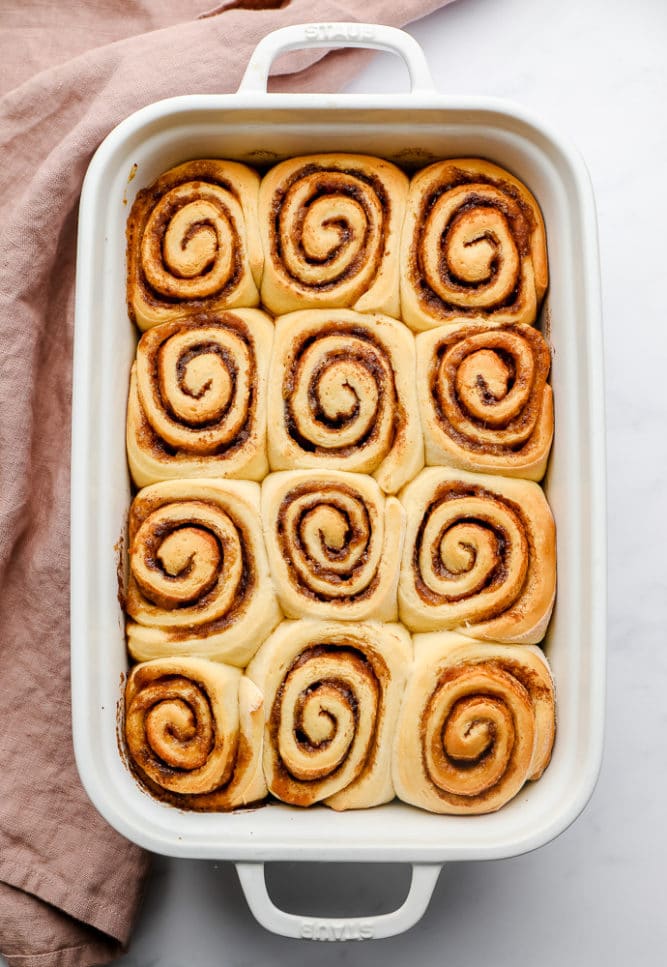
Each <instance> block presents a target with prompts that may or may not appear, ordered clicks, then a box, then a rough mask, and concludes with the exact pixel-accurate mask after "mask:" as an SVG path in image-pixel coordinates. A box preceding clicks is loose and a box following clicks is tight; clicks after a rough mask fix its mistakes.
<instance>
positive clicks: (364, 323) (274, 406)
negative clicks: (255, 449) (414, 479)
mask: <svg viewBox="0 0 667 967" xmlns="http://www.w3.org/2000/svg"><path fill="white" fill-rule="evenodd" d="M275 345H276V353H275V355H274V359H273V364H272V365H273V374H272V375H273V377H274V379H273V383H272V386H271V387H270V389H269V423H268V425H269V462H270V464H271V467H272V469H274V470H284V469H292V468H302V467H328V468H331V469H337V470H352V471H356V472H362V473H372V474H373V475H374V476H375V477H376V479H377V481H378V483H379V484H380V486H381V487H382V489H383V490H384V491H385V492H387V493H394V492H395V491H396V490H397V489H398V488H399V487H400V486H401V485H402V484H403V483H404V482H405V481H406V480H408V479H409V478H410V476H412V475H413V474H414V473H416V472H417V471H418V470H419V469H420V467H421V466H422V465H423V443H422V437H421V430H420V427H419V422H418V415H417V413H416V412H415V409H413V407H415V408H416V386H415V382H416V381H415V376H414V369H413V366H414V358H415V357H414V345H413V343H412V341H411V336H410V333H409V332H408V331H407V330H406V329H405V327H404V326H402V325H401V323H399V322H396V321H395V320H394V319H389V317H386V316H365V315H362V314H361V313H356V312H351V311H349V310H344V309H339V310H336V311H327V310H310V311H305V312H295V313H292V314H290V315H288V316H283V317H282V318H281V319H280V320H278V324H277V326H276V336H275Z"/></svg>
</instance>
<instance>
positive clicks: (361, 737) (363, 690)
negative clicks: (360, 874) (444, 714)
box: [246, 620, 412, 810]
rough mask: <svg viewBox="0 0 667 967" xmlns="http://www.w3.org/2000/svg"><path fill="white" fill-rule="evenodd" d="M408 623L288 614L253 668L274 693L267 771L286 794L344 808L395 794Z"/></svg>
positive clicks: (292, 799) (267, 692) (268, 703)
mask: <svg viewBox="0 0 667 967" xmlns="http://www.w3.org/2000/svg"><path fill="white" fill-rule="evenodd" d="M411 651H412V649H411V645H410V636H409V635H408V633H407V632H406V631H405V629H404V628H403V627H402V626H401V625H391V624H385V625H382V624H379V623H374V622H369V623H367V624H357V623H345V624H341V623H337V622H335V621H307V620H304V621H285V622H283V623H282V624H281V625H280V626H279V627H278V628H277V629H276V630H275V631H274V632H273V634H272V635H271V637H270V638H269V639H268V640H267V641H266V642H265V643H264V644H263V645H262V647H261V648H260V649H259V651H258V652H257V654H256V655H255V657H254V658H253V660H252V662H251V663H250V665H249V666H248V669H247V671H246V674H247V675H248V677H249V678H251V679H252V680H253V681H254V682H255V683H256V684H257V686H258V687H259V689H260V691H261V692H262V693H263V695H264V709H265V716H266V728H265V732H264V776H265V778H266V782H267V785H268V787H269V791H270V792H272V793H273V795H274V796H276V797H277V798H278V799H281V800H282V801H283V802H287V803H291V804H292V805H294V806H310V805H312V804H313V803H316V802H324V803H326V804H327V805H328V806H332V807H333V808H334V809H339V810H342V809H361V808H365V807H368V806H378V805H380V804H381V803H384V802H388V801H389V800H390V799H392V798H393V796H394V788H393V783H392V779H391V748H392V741H393V734H394V728H395V723H396V717H397V714H398V708H399V705H400V700H401V694H402V692H403V687H404V684H405V678H406V675H407V670H408V666H409V663H410V660H411Z"/></svg>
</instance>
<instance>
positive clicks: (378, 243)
mask: <svg viewBox="0 0 667 967" xmlns="http://www.w3.org/2000/svg"><path fill="white" fill-rule="evenodd" d="M275 204H276V206H277V213H276V223H275V231H274V233H273V239H274V249H275V258H276V262H277V265H279V266H281V268H282V271H283V272H284V273H285V274H286V276H287V277H289V278H290V279H291V280H292V282H294V283H297V284H299V285H300V286H302V287H303V288H306V289H316V290H329V289H332V288H335V287H336V286H338V285H339V284H340V283H342V282H345V281H349V280H355V281H359V282H362V283H364V284H368V283H369V282H370V281H371V280H372V279H373V277H374V276H375V274H376V273H377V270H378V267H379V264H380V261H381V258H382V251H383V246H384V230H385V228H384V226H385V207H386V199H385V197H384V190H383V189H382V187H381V186H380V185H379V183H378V184H375V183H373V181H372V180H370V179H365V178H363V177H361V176H360V174H359V173H358V172H355V171H338V170H335V169H332V170H326V169H319V168H317V169H315V170H312V169H311V168H309V167H306V168H304V169H303V170H302V171H300V172H299V173H297V175H296V176H295V177H294V179H293V180H292V182H291V183H290V184H289V185H288V186H287V187H286V189H285V190H284V192H283V193H282V194H279V195H278V196H277V200H276V203H275Z"/></svg>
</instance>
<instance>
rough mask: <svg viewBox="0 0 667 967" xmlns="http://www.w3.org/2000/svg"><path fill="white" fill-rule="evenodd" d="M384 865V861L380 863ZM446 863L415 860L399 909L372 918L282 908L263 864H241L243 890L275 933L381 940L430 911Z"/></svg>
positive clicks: (259, 918) (255, 912) (259, 917)
mask: <svg viewBox="0 0 667 967" xmlns="http://www.w3.org/2000/svg"><path fill="white" fill-rule="evenodd" d="M378 865H381V864H378ZM441 869H442V865H441V864H439V863H415V864H413V866H412V880H411V882H410V889H409V890H408V895H407V897H406V898H405V900H404V902H403V904H402V905H401V906H400V907H399V908H398V910H392V912H391V913H383V914H380V915H379V916H375V917H374V916H369V917H335V918H330V917H302V916H299V915H298V914H295V913H287V912H286V911H285V910H281V909H279V908H278V907H277V906H275V904H274V903H273V901H272V900H271V897H270V896H269V891H268V890H267V888H266V879H265V877H264V864H263V863H237V864H236V870H237V872H238V875H239V880H240V881H241V886H242V887H243V892H244V894H245V898H246V900H247V903H248V906H249V907H250V909H251V911H252V913H253V915H254V917H255V919H256V920H257V921H258V922H259V923H261V925H262V926H263V927H265V928H266V929H267V930H270V931H271V932H272V933H277V934H280V936H282V937H297V938H299V939H301V940H331V941H335V940H381V939H382V938H383V937H394V936H396V934H399V933H403V932H404V931H405V930H409V929H410V927H414V925H415V924H416V923H417V921H418V920H420V919H421V917H422V916H423V915H424V913H425V912H426V908H427V907H428V904H429V900H430V899H431V895H432V893H433V890H434V889H435V885H436V883H437V882H438V876H439V875H440V870H441Z"/></svg>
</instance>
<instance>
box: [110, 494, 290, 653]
mask: <svg viewBox="0 0 667 967" xmlns="http://www.w3.org/2000/svg"><path fill="white" fill-rule="evenodd" d="M258 517H259V487H258V486H257V484H253V483H250V482H249V481H227V482H225V483H223V482H219V483H218V482H215V481H210V482H207V481H202V480H182V481H181V480H177V481H165V482H162V483H158V484H154V485H152V486H151V487H145V488H144V489H143V490H142V491H140V492H139V494H138V495H137V497H136V498H135V500H134V503H133V505H132V509H131V512H130V534H129V537H130V554H129V558H130V582H129V585H128V591H127V596H126V611H127V613H128V615H129V616H130V617H131V618H132V619H134V620H133V622H131V623H130V624H128V629H127V630H128V647H129V649H130V652H131V654H132V655H133V656H134V657H135V658H138V659H141V660H144V659H149V658H154V657H157V656H161V655H165V654H172V655H181V654H183V655H187V654H190V655H198V656H200V657H205V658H218V659H221V660H223V661H228V662H230V663H232V664H239V665H243V664H244V663H246V662H247V661H248V660H249V658H250V657H251V656H252V654H254V652H255V650H256V649H257V647H258V645H259V643H260V641H261V640H262V636H265V635H266V634H268V632H269V631H270V630H271V629H272V628H273V627H275V625H276V624H277V622H278V620H279V611H278V607H277V603H276V600H275V596H274V594H273V588H272V586H271V583H270V579H269V577H268V562H267V561H266V556H265V553H266V552H265V550H264V545H263V541H262V537H261V528H260V525H259V522H258Z"/></svg>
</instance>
